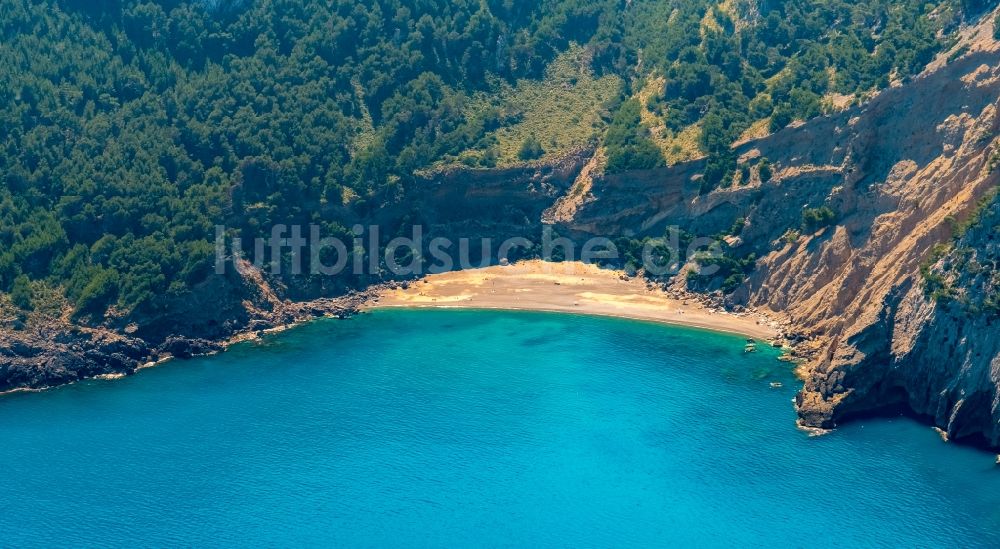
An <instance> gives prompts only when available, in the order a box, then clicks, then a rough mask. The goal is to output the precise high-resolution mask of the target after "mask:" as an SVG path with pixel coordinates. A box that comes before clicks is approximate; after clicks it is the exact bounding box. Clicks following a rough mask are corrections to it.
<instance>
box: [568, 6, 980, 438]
mask: <svg viewBox="0 0 1000 549" xmlns="http://www.w3.org/2000/svg"><path fill="white" fill-rule="evenodd" d="M986 19H988V20H985V21H984V22H983V23H982V24H981V25H979V26H978V27H974V28H971V29H969V30H968V31H967V32H965V33H964V34H963V36H962V37H961V40H960V41H959V43H958V44H957V45H956V46H955V48H954V49H953V50H952V52H951V53H948V54H945V55H943V56H942V57H941V58H940V59H939V60H938V61H936V62H935V63H934V64H932V65H931V66H930V67H928V69H927V70H926V71H925V72H924V73H923V74H921V75H920V76H919V77H917V78H915V79H913V80H912V81H910V82H907V83H904V84H901V85H898V86H894V87H892V88H890V89H889V90H887V91H885V92H883V93H881V94H880V95H878V96H877V97H875V98H874V99H872V100H870V101H868V102H867V103H865V104H863V105H861V106H857V107H854V108H851V109H848V110H845V111H842V112H839V113H837V114H832V115H828V116H824V117H821V118H819V119H815V120H812V121H809V122H807V123H804V124H799V125H794V126H792V127H789V128H786V129H784V130H782V131H779V132H777V133H776V134H773V135H771V136H768V137H766V138H762V139H760V140H757V141H753V142H749V143H745V144H742V145H740V146H739V147H738V151H737V152H738V153H739V154H740V158H741V163H742V164H743V165H744V166H747V167H748V169H747V170H745V173H749V174H750V175H751V177H749V178H748V179H747V180H744V181H741V183H744V184H742V185H740V184H734V186H731V187H729V188H725V189H721V190H715V191H713V192H711V193H708V194H705V195H702V194H700V192H699V189H700V184H699V181H698V179H699V177H700V173H701V169H702V164H701V162H700V161H693V162H689V163H685V164H680V165H677V166H673V167H670V168H664V169H660V170H651V171H646V172H640V173H628V174H620V175H616V176H603V177H602V176H597V177H595V178H594V181H593V184H592V186H591V189H590V194H591V197H590V199H589V200H588V201H586V202H585V203H584V204H583V205H582V206H581V207H580V208H579V210H578V211H577V212H576V215H575V216H574V217H573V219H571V220H569V221H566V222H565V227H566V228H567V229H570V230H573V231H576V232H579V233H583V234H587V233H591V234H593V233H596V234H616V235H631V234H657V233H662V230H663V228H664V226H666V225H678V226H680V227H682V228H684V229H686V230H688V231H689V232H692V233H695V234H701V235H708V234H718V233H721V232H724V231H725V230H726V229H727V228H728V227H731V226H732V225H733V223H734V221H735V220H736V219H738V218H745V219H746V226H745V228H744V229H743V232H742V233H741V235H740V239H739V241H738V243H737V248H738V250H737V251H738V252H739V253H749V252H754V253H756V254H757V255H758V257H760V259H759V260H758V262H757V265H756V268H755V270H754V272H753V274H752V275H751V276H750V277H749V280H747V281H746V283H745V284H743V286H742V287H740V288H738V289H737V290H736V291H735V292H734V293H733V294H732V296H730V300H731V301H733V302H736V303H742V304H747V305H752V306H755V307H760V308H765V309H770V310H771V311H773V312H775V313H777V314H779V315H782V316H784V317H785V318H786V319H787V320H788V321H789V322H790V323H791V324H792V325H793V326H795V329H796V330H798V331H800V332H803V333H806V334H809V335H811V336H813V341H811V342H810V343H809V345H810V346H811V347H812V350H813V351H814V353H813V354H812V359H811V360H810V361H809V362H808V363H806V364H805V365H804V366H803V367H802V374H803V376H804V377H805V379H806V381H805V386H804V388H803V390H802V392H801V393H800V394H799V395H798V398H797V404H798V410H799V415H800V417H801V422H802V423H803V424H804V425H806V426H811V427H822V428H828V427H833V426H835V425H836V424H837V422H838V421H840V420H842V419H843V418H848V417H850V416H852V415H855V414H861V413H867V412H872V411H875V410H878V409H881V408H883V407H885V406H887V405H896V406H903V407H906V408H909V409H910V410H912V411H913V412H915V413H917V414H920V415H923V416H926V417H928V418H930V419H931V420H932V421H934V423H936V424H937V425H939V426H940V427H942V428H943V429H946V430H947V432H948V433H949V434H950V435H951V436H953V437H955V438H962V437H972V436H977V437H982V438H983V439H984V440H985V441H986V442H988V443H990V444H991V445H993V446H1000V405H998V398H1000V397H998V394H1000V390H998V389H1000V336H998V335H997V331H996V326H997V325H996V322H997V319H996V317H995V315H993V316H991V315H990V314H988V313H984V312H983V311H982V309H981V308H972V309H967V310H964V312H962V313H961V314H959V313H957V312H956V309H955V306H954V304H953V303H954V301H953V300H952V301H949V302H948V303H949V304H943V302H942V300H941V299H935V298H934V297H933V296H931V295H930V292H928V291H927V282H926V281H925V280H924V278H925V277H924V276H923V275H922V274H921V265H922V264H923V263H925V262H927V261H928V260H929V258H930V259H934V257H933V255H934V251H935V246H937V245H940V244H942V243H948V242H950V241H951V239H952V238H953V236H954V235H955V232H956V230H957V228H958V227H960V226H962V225H963V224H966V223H969V221H968V219H969V217H970V216H972V215H974V213H975V211H976V209H977V202H979V201H980V200H981V199H982V198H983V197H984V196H987V195H988V194H989V192H990V191H991V189H993V188H994V187H995V186H996V185H997V184H998V176H997V172H996V168H997V158H998V156H997V155H998V149H1000V141H998V139H997V137H998V136H1000V119H998V117H997V109H998V108H1000V44H998V43H997V42H996V41H995V40H993V38H992V17H988V18H986ZM761 158H767V159H769V161H770V163H771V167H772V171H773V177H770V178H767V177H763V178H762V177H760V176H759V174H758V171H759V168H755V167H754V166H757V165H758V164H759V163H760V159H761ZM762 179H763V181H762ZM810 208H825V209H826V211H829V212H831V213H832V215H833V217H832V219H827V220H826V223H821V224H819V225H818V226H817V225H811V224H809V223H807V222H805V221H804V215H803V212H804V211H805V210H806V209H810ZM813 211H819V210H813ZM991 219H992V218H990V217H989V216H984V217H983V219H982V220H980V221H975V220H973V221H975V223H973V224H974V225H975V228H974V229H973V230H970V231H969V232H968V234H967V235H966V236H965V237H964V238H965V239H967V240H963V244H960V245H959V248H958V249H962V250H966V251H965V252H963V253H966V254H969V253H971V254H972V255H974V256H975V257H977V260H976V263H975V266H976V268H977V269H979V272H985V273H987V275H979V276H981V277H986V276H995V273H996V272H997V271H996V261H995V258H996V255H995V248H994V246H995V244H994V243H993V242H994V240H996V238H997V235H996V233H995V226H996V222H995V221H991ZM990 223H992V225H991V224H990ZM968 250H972V251H971V252H969V251H968ZM955 253H958V252H955ZM949 257H950V256H949ZM990 258H992V260H991V259H990ZM941 261H945V262H947V261H949V259H948V258H947V257H946V258H943V259H941ZM951 261H952V262H954V258H952V260H951ZM925 271H926V269H925ZM990 273H992V274H990ZM976 280H979V279H976ZM955 284H956V285H957V286H961V287H963V288H964V289H965V291H966V293H968V294H970V295H973V296H975V295H977V294H979V293H981V288H979V287H977V286H976V284H975V283H974V282H969V281H966V280H965V279H964V278H961V277H959V278H958V279H957V280H956V282H955Z"/></svg>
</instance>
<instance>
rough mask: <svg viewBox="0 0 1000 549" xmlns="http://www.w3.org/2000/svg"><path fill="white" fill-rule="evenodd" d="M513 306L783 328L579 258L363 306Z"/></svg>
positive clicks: (765, 331) (472, 273)
mask: <svg viewBox="0 0 1000 549" xmlns="http://www.w3.org/2000/svg"><path fill="white" fill-rule="evenodd" d="M384 307H429V308H470V309H509V310H532V311H554V312H568V313H581V314H591V315H602V316H615V317H622V318H632V319H638V320H648V321H653V322H662V323H666V324H675V325H682V326H693V327H698V328H705V329H709V330H715V331H720V332H729V333H734V334H740V335H746V336H750V337H754V338H758V339H770V338H773V337H775V336H777V335H778V330H777V329H776V328H775V327H774V325H772V323H770V322H768V321H767V320H766V319H764V318H762V317H761V316H759V315H755V314H752V313H744V314H733V313H728V312H725V311H717V310H710V309H708V308H707V307H705V306H704V305H702V304H701V303H698V302H696V301H694V300H679V299H676V298H673V297H671V296H669V295H667V294H666V293H665V292H663V291H662V290H660V289H659V288H656V289H649V288H648V287H647V285H646V282H645V281H644V280H642V279H641V278H638V277H631V278H629V277H627V276H625V274H624V273H623V272H621V271H614V270H609V269H601V268H599V267H597V266H596V265H590V264H584V263H579V262H572V263H547V262H543V261H538V260H535V261H523V262H520V263H517V264H515V265H505V266H493V267H486V268H482V269H470V270H464V271H454V272H448V273H441V274H433V275H429V276H427V277H425V278H424V279H422V280H420V281H416V282H413V283H411V284H409V287H407V288H405V289H404V288H397V289H394V290H385V291H383V292H381V293H380V294H379V296H378V299H377V301H372V302H370V303H369V305H367V306H366V308H384Z"/></svg>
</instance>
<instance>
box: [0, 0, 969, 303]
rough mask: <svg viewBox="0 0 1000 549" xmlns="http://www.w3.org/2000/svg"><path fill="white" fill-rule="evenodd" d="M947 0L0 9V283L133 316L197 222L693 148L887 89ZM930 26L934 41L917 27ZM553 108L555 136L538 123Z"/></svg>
mask: <svg viewBox="0 0 1000 549" xmlns="http://www.w3.org/2000/svg"><path fill="white" fill-rule="evenodd" d="M983 8H984V6H983V5H980V3H978V2H975V1H972V0H966V1H959V0H942V1H939V2H933V1H932V2H924V1H920V2H918V1H916V0H901V1H890V0H862V1H857V2H848V1H843V0H785V1H782V0H726V1H724V2H721V3H719V2H712V1H707V0H543V1H538V2H535V1H531V2H529V1H520V0H477V1H473V0H459V1H453V0H373V1H371V2H355V1H348V0H330V1H320V0H256V1H251V0H245V1H239V0H230V1H225V0H217V1H202V2H197V1H194V2H182V1H169V0H162V1H138V0H120V1H116V0H105V1H96V0H93V1H84V0H72V1H71V0H61V1H60V0H54V1H48V2H41V1H39V2H34V1H27V0H0V26H2V29H0V33H2V40H0V128H2V132H0V177H2V178H3V180H2V186H0V292H4V293H7V294H10V298H11V299H12V300H13V303H14V304H15V305H17V306H18V307H20V308H21V309H24V310H29V309H31V308H33V307H37V306H39V304H40V303H42V302H46V303H49V302H53V301H55V302H57V303H63V304H64V305H65V306H67V307H69V308H70V309H72V311H73V312H74V314H76V315H78V316H84V315H89V316H91V317H93V318H100V317H101V315H103V314H104V313H105V312H108V311H111V312H113V313H116V314H119V315H128V314H130V312H132V311H137V310H143V311H155V310H157V308H158V307H162V306H163V305H162V304H163V302H164V300H165V299H169V298H176V297H178V296H183V295H184V294H185V292H187V291H188V289H189V288H190V287H191V286H192V285H195V284H197V283H199V282H200V281H201V280H203V279H205V277H207V276H208V275H209V274H210V273H211V272H212V268H213V250H214V249H213V238H214V234H215V225H217V224H220V223H225V224H227V226H229V227H231V228H232V229H233V230H234V231H237V232H239V233H240V234H243V235H244V236H257V235H259V234H261V233H262V232H265V231H266V230H267V229H266V228H267V227H269V226H270V225H271V224H274V223H303V224H305V223H315V224H318V225H320V226H321V227H322V228H323V230H324V231H325V234H328V235H333V236H337V235H346V234H347V231H348V229H347V225H348V224H349V223H353V222H354V220H359V219H366V218H367V217H368V216H370V215H371V214H372V213H373V212H376V211H378V210H380V209H382V208H384V207H386V206H387V205H391V204H394V203H397V202H398V201H400V200H404V199H405V197H404V193H403V189H404V188H406V186H407V185H409V184H411V183H412V182H413V181H414V179H415V178H416V177H418V175H419V174H427V173H432V172H433V171H434V170H439V169H442V168H444V167H454V166H457V167H461V168H462V169H467V170H485V169H492V168H496V167H503V166H509V165H513V164H517V163H519V162H545V161H547V160H551V159H555V158H558V157H559V156H560V155H561V154H565V153H566V152H567V151H568V150H569V149H571V148H573V147H577V146H603V147H604V148H605V149H606V151H607V163H606V166H604V169H605V170H606V171H608V172H615V171H626V170H631V169H638V168H651V167H656V166H663V165H667V164H670V163H674V162H679V161H683V160H685V159H689V158H696V157H707V158H708V163H707V168H706V173H705V175H704V191H705V192H709V191H711V190H712V189H713V188H715V187H717V186H720V185H731V184H738V181H739V170H738V169H737V166H736V159H735V157H734V155H733V153H732V150H731V145H732V144H733V143H734V142H736V141H738V140H740V139H747V138H752V137H755V136H760V135H762V134H766V133H768V132H774V131H777V130H780V129H781V128H783V127H785V126H786V125H788V124H790V123H793V122H795V121H798V120H806V119H809V118H812V117H816V116H821V115H823V114H824V113H827V112H830V111H831V110H834V109H840V108H845V107H846V106H848V105H851V104H855V103H858V102H861V101H864V100H865V99H866V98H868V97H870V96H871V95H873V94H875V93H877V92H878V91H879V90H880V89H884V88H886V87H888V86H891V85H893V84H895V83H900V82H905V81H906V80H907V79H909V78H912V77H913V76H914V75H916V74H917V73H919V72H920V71H921V70H922V68H923V67H924V66H925V65H926V64H927V63H928V62H929V61H930V60H931V59H932V58H933V57H934V56H935V55H936V54H937V53H938V52H940V51H941V50H942V49H943V48H944V47H946V46H948V45H949V44H948V43H947V40H946V39H944V38H941V37H943V36H947V31H952V30H954V29H956V28H957V27H958V26H959V25H960V24H962V22H963V21H964V20H965V19H966V18H968V17H970V16H971V15H972V14H978V13H979V12H980V11H981V10H982V9H983ZM942 31H945V32H942ZM553 98H555V99H558V100H560V101H563V102H569V103H568V104H570V105H572V106H573V110H574V112H573V113H571V114H572V118H571V119H570V121H569V122H568V123H567V124H565V125H563V126H564V127H560V128H555V127H554V125H553V124H549V123H547V122H546V119H545V118H544V115H545V113H546V112H547V111H550V110H551V107H552V105H550V104H547V103H544V102H545V101H546V100H550V101H551V100H555V99H553Z"/></svg>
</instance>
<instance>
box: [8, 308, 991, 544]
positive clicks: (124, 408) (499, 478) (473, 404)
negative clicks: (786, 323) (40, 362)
mask: <svg viewBox="0 0 1000 549" xmlns="http://www.w3.org/2000/svg"><path fill="white" fill-rule="evenodd" d="M742 347H743V345H742V340H741V339H740V338H736V337H733V336H726V335H718V334H713V333H707V332H702V331H696V330H687V329H679V328H667V327H663V326H658V325H653V324H646V323H640V322H630V321H622V320H615V319H601V318H591V317H581V316H569V315H557V314H544V313H513V312H486V311H380V312H376V313H373V314H368V315H363V316H361V317H358V318H354V319H351V320H347V321H323V322H317V323H315V324H312V325H310V326H306V327H303V328H299V329H296V330H293V331H290V332H287V333H284V334H281V335H278V336H274V337H272V338H270V339H268V340H266V341H265V342H264V343H263V344H246V345H242V346H238V347H236V348H234V349H232V350H230V351H229V352H227V353H224V354H222V355H219V356H215V357H210V358H205V359H198V360H192V361H181V362H173V363H170V364H169V365H167V366H163V367H159V368H155V369H152V370H148V371H144V372H142V373H141V374H140V375H137V376H133V377H130V378H127V379H123V380H119V381H115V382H99V381H93V382H86V383H80V384H77V385H73V386H69V387H64V388H61V389H58V390H53V391H48V392H44V393H37V394H17V395H10V396H8V397H5V398H0V467H2V472H0V540H2V541H0V545H4V546H11V545H39V546H42V545H46V546H47V545H50V544H58V545H73V546H94V545H116V546H123V545H134V544H143V545H157V546H160V545H192V544H197V545H209V546H221V545H235V544H254V545H276V546H289V545H325V544H331V543H334V544H338V545H348V546H385V545H393V546H398V545H404V546H463V545H490V546H496V545H502V546H526V545H532V546H539V545H542V546H560V547H563V546H566V547H591V546H598V547H604V546H617V547H621V546H630V545H633V546H634V545H639V546H654V545H655V546H663V545H667V544H678V543H684V544H694V545H699V546H706V545H726V544H729V543H733V542H735V543H739V544H742V545H746V544H757V545H760V544H765V543H769V542H771V543H773V542H779V543H784V544H786V545H791V546H815V545H818V544H827V545H834V546H845V547H850V546H872V545H875V546H878V545H893V546H900V545H901V546H944V545H948V546H956V545H959V546H975V545H981V546H994V547H995V546H998V545H1000V470H997V469H996V468H994V465H993V457H992V456H990V455H988V454H985V453H982V452H978V451H975V450H971V449H968V448H962V447H956V446H953V445H946V444H943V443H942V442H941V441H940V439H939V438H938V437H937V435H936V434H935V433H934V432H933V431H931V430H930V429H928V428H927V427H924V426H921V425H918V424H916V423H913V422H911V421H908V420H903V419H899V420H891V421H890V420H878V421H868V422H864V423H859V424H856V425H852V426H850V427H847V428H844V429H841V430H839V431H837V432H836V433H834V434H832V435H830V436H825V437H818V438H810V437H808V436H806V435H805V434H803V433H801V432H799V431H797V430H796V429H795V428H794V424H793V421H794V412H793V410H792V407H791V404H790V400H791V398H792V396H793V394H794V392H795V387H796V385H797V384H796V383H795V381H794V379H793V378H792V376H791V374H790V373H789V371H788V366H787V365H786V364H784V363H781V362H778V361H777V360H774V354H773V353H771V352H770V350H768V352H765V353H760V354H758V355H744V354H743V352H742ZM774 380H779V381H783V382H784V383H785V387H784V388H782V389H771V388H770V387H769V382H770V381H774Z"/></svg>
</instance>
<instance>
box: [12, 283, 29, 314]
mask: <svg viewBox="0 0 1000 549" xmlns="http://www.w3.org/2000/svg"><path fill="white" fill-rule="evenodd" d="M10 299H11V301H12V302H13V303H14V305H16V306H17V307H18V308H20V309H23V310H25V311H30V310H31V309H32V308H33V305H32V301H33V294H32V290H31V280H29V279H28V277H27V276H25V275H20V276H18V277H17V278H15V279H14V286H13V288H11V291H10Z"/></svg>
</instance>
